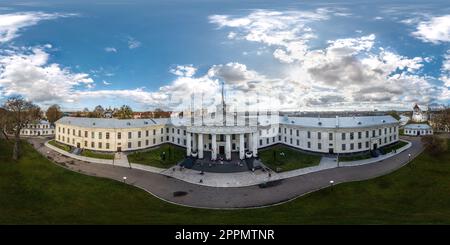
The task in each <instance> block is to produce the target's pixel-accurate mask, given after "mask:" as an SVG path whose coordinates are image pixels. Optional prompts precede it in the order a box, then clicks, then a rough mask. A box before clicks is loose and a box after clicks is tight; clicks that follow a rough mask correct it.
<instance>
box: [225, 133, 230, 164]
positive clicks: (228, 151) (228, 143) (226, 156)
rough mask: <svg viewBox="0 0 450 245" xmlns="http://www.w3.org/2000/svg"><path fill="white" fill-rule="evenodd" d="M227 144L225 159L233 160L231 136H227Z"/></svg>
mask: <svg viewBox="0 0 450 245" xmlns="http://www.w3.org/2000/svg"><path fill="white" fill-rule="evenodd" d="M225 137H226V142H225V158H226V159H227V160H231V135H230V134H226V135H225Z"/></svg>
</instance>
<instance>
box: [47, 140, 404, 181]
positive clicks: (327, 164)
mask: <svg viewBox="0 0 450 245" xmlns="http://www.w3.org/2000/svg"><path fill="white" fill-rule="evenodd" d="M411 145H412V144H411V142H408V144H407V145H405V146H404V147H402V148H400V149H398V150H397V152H396V153H388V154H386V155H381V156H379V157H376V158H370V159H364V160H358V161H351V162H340V163H339V167H351V166H359V165H366V164H371V163H375V162H380V161H383V160H386V159H389V158H391V157H393V156H396V155H398V154H400V153H401V152H403V151H405V150H407V149H408V148H410V147H411ZM45 146H47V147H48V148H50V149H52V150H55V151H57V152H59V153H61V154H63V155H65V156H68V157H71V158H75V159H78V160H81V161H85V162H92V163H100V164H109V165H114V166H120V167H125V168H133V169H139V170H143V171H147V172H152V173H157V174H161V175H164V176H168V177H172V178H176V179H179V180H182V181H185V182H188V183H192V184H197V185H202V186H210V187H245V186H253V185H258V184H261V183H265V182H268V181H274V180H282V179H287V178H292V177H296V176H300V175H305V174H309V173H313V172H318V171H322V170H326V169H332V168H337V167H338V163H337V160H336V158H329V157H322V158H321V160H320V163H319V165H317V166H313V167H307V168H301V169H296V170H292V171H287V172H281V173H275V172H271V176H270V177H269V174H268V172H263V171H262V170H256V171H255V172H250V171H248V172H239V173H210V172H205V173H204V174H201V173H200V171H197V170H192V169H186V168H183V169H182V170H181V169H180V167H179V166H174V167H172V168H169V169H162V168H157V167H152V166H148V165H142V164H136V163H129V162H128V159H127V156H126V154H124V153H121V152H119V153H116V155H115V159H114V161H113V160H105V159H97V158H90V157H83V156H78V155H74V154H71V153H69V152H66V151H63V150H61V149H59V148H57V147H54V146H52V145H50V144H48V143H47V142H46V143H45ZM174 169H175V170H174Z"/></svg>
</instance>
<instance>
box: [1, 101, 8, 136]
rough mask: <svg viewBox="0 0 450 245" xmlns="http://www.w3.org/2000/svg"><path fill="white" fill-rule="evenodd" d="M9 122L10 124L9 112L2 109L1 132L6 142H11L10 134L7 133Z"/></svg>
mask: <svg viewBox="0 0 450 245" xmlns="http://www.w3.org/2000/svg"><path fill="white" fill-rule="evenodd" d="M8 122H9V113H8V111H7V110H5V109H3V108H0V131H1V133H2V135H3V137H4V138H5V139H6V140H9V137H8V134H7V133H6V132H7V131H8V125H9V123H8Z"/></svg>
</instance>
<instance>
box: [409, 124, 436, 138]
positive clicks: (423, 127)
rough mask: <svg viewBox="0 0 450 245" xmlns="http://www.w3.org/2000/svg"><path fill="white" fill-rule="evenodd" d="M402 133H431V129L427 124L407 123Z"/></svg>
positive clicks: (414, 134) (413, 134)
mask: <svg viewBox="0 0 450 245" xmlns="http://www.w3.org/2000/svg"><path fill="white" fill-rule="evenodd" d="M404 134H405V135H410V136H421V135H432V134H433V129H432V128H431V127H430V126H429V125H427V124H408V125H406V126H405V129H404Z"/></svg>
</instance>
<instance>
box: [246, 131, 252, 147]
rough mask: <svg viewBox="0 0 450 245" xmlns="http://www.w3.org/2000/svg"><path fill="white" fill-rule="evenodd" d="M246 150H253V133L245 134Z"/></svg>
mask: <svg viewBox="0 0 450 245" xmlns="http://www.w3.org/2000/svg"><path fill="white" fill-rule="evenodd" d="M247 144H248V150H249V151H253V133H249V134H248V135H247Z"/></svg>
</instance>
